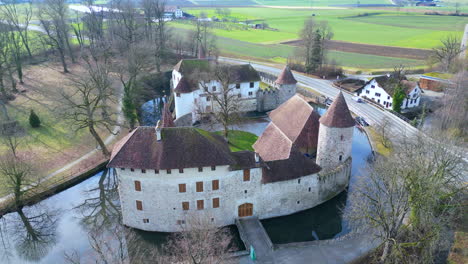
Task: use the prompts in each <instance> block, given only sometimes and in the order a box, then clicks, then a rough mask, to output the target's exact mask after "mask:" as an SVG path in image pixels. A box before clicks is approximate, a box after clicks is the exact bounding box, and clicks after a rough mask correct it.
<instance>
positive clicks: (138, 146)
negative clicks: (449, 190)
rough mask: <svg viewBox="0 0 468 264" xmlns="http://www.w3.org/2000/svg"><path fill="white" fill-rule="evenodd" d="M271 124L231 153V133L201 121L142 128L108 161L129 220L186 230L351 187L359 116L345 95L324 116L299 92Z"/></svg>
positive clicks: (319, 199)
mask: <svg viewBox="0 0 468 264" xmlns="http://www.w3.org/2000/svg"><path fill="white" fill-rule="evenodd" d="M292 109H302V110H304V112H303V113H301V114H300V115H291V110H292ZM164 117H165V118H166V117H170V115H165V116H164ZM161 123H162V124H172V123H171V122H164V120H163V122H161ZM269 127H273V129H267V130H265V132H264V133H263V135H262V136H261V138H260V139H259V141H257V142H256V143H255V150H256V151H257V152H252V151H241V152H231V151H230V149H229V146H228V143H227V142H226V141H225V140H224V138H222V137H221V136H219V135H216V134H213V133H210V132H207V131H204V130H201V129H196V128H194V127H174V126H172V125H169V126H163V125H160V124H159V123H158V126H156V127H138V128H137V129H135V130H134V131H133V132H131V133H130V134H129V135H127V136H126V137H125V138H123V139H122V140H121V141H120V142H119V143H118V144H117V145H116V146H115V148H114V150H113V152H112V156H111V159H110V162H109V164H108V167H110V168H114V169H115V171H116V174H117V176H118V178H119V197H120V202H121V207H122V217H123V223H124V224H125V225H127V226H129V227H133V228H137V229H142V230H147V231H160V232H175V231H181V230H183V229H184V228H186V226H185V225H184V224H186V223H187V222H188V221H190V220H191V219H193V218H195V219H199V218H207V219H208V221H211V222H212V223H213V225H215V226H226V225H232V224H234V222H235V221H236V219H238V218H241V217H248V216H257V217H258V218H259V219H265V218H271V217H277V216H282V215H288V214H293V213H296V212H299V211H302V210H306V209H309V208H312V207H314V206H317V205H319V204H321V203H323V202H325V201H327V200H329V199H331V198H333V197H334V196H336V195H337V194H339V193H340V192H342V191H343V190H344V189H345V188H346V186H347V185H348V182H349V176H350V173H351V159H352V158H351V145H352V137H353V129H354V119H353V118H352V116H351V114H350V112H349V110H348V106H347V105H346V101H345V99H344V97H343V95H342V94H341V93H340V94H339V95H338V97H337V98H336V99H335V101H334V102H333V104H332V105H331V106H330V108H329V110H328V111H327V112H326V113H325V115H324V116H322V117H321V118H318V114H317V113H316V112H315V110H314V109H313V108H312V107H311V106H310V105H309V104H308V103H307V102H306V101H305V100H303V99H302V98H301V97H299V96H297V95H296V96H294V97H293V98H291V99H290V100H289V101H287V102H285V103H284V105H282V106H280V107H279V108H278V109H277V111H275V113H273V114H272V122H271V123H270V125H269ZM294 143H298V144H297V145H296V144H294ZM296 146H298V147H296ZM304 146H306V147H309V146H311V147H314V149H315V148H316V149H317V151H316V157H317V158H316V159H315V158H311V157H310V156H308V155H304V154H306V153H304V152H302V150H303V149H304V148H303V147H304ZM265 150H269V151H265ZM272 152H275V153H276V154H277V155H276V156H272V155H270V154H271V153H272ZM313 156H315V154H314V155H313Z"/></svg>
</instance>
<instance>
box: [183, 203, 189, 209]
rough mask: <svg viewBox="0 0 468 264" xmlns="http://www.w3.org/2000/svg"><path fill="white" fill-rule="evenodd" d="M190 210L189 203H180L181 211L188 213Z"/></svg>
mask: <svg viewBox="0 0 468 264" xmlns="http://www.w3.org/2000/svg"><path fill="white" fill-rule="evenodd" d="M189 209H190V204H189V202H182V210H184V211H188V210H189Z"/></svg>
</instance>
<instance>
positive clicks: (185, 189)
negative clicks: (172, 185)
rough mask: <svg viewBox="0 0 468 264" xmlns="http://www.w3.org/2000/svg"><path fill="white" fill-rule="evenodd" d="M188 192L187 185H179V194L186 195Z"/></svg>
mask: <svg viewBox="0 0 468 264" xmlns="http://www.w3.org/2000/svg"><path fill="white" fill-rule="evenodd" d="M186 191H187V186H186V185H185V183H181V184H179V192H180V193H184V192H186Z"/></svg>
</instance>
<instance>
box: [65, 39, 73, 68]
mask: <svg viewBox="0 0 468 264" xmlns="http://www.w3.org/2000/svg"><path fill="white" fill-rule="evenodd" d="M64 37H65V43H66V44H67V49H68V53H70V58H71V61H72V63H75V55H74V54H73V49H72V48H71V46H70V40H69V39H68V34H65V36H64Z"/></svg>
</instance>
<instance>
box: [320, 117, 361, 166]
mask: <svg viewBox="0 0 468 264" xmlns="http://www.w3.org/2000/svg"><path fill="white" fill-rule="evenodd" d="M353 131H354V127H347V128H336V127H327V126H324V125H323V124H320V128H319V137H318V146H317V164H318V165H319V166H320V167H322V169H323V170H325V171H327V170H329V169H333V168H335V167H337V166H338V165H339V164H341V163H343V162H344V161H345V160H347V159H348V158H349V157H351V147H352V144H353V142H352V141H353ZM340 156H341V160H340Z"/></svg>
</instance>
